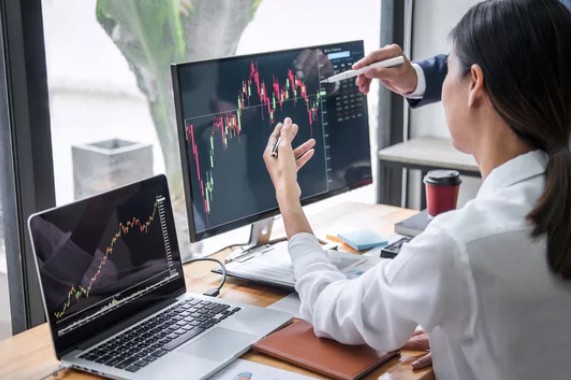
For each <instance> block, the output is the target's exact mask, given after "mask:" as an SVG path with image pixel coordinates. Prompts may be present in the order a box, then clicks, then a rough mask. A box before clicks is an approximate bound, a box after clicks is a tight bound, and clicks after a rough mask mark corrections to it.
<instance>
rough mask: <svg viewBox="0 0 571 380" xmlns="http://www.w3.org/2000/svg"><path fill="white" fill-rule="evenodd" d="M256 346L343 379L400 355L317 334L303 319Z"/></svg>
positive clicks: (313, 369) (362, 372)
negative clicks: (340, 341)
mask: <svg viewBox="0 0 571 380" xmlns="http://www.w3.org/2000/svg"><path fill="white" fill-rule="evenodd" d="M254 350H256V351H259V352H262V353H264V354H267V355H270V356H273V357H275V358H278V359H281V360H283V361H286V362H289V363H293V364H295V365H297V366H300V367H303V368H306V369H309V370H311V371H314V372H317V373H319V374H322V375H325V376H327V377H328V378H332V379H342V380H344V379H358V378H360V377H362V376H364V375H366V374H367V373H369V372H371V371H372V370H374V369H375V368H377V367H378V366H380V365H381V364H383V363H384V362H386V361H387V360H389V359H391V358H393V357H394V356H396V355H398V353H397V352H389V353H386V352H377V351H375V350H374V349H372V348H371V347H369V346H366V345H360V346H352V345H345V344H341V343H339V342H336V341H334V340H331V339H326V338H318V337H317V336H316V335H315V334H314V332H313V327H312V326H311V325H310V324H309V323H307V322H306V321H304V320H301V319H299V320H296V321H295V322H294V323H292V324H291V325H289V326H286V327H284V328H283V329H281V330H279V331H276V332H274V333H273V334H271V335H269V336H268V337H266V338H264V339H262V340H260V341H259V342H257V343H256V344H255V345H254Z"/></svg>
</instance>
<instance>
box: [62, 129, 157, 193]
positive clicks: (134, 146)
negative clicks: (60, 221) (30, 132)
mask: <svg viewBox="0 0 571 380" xmlns="http://www.w3.org/2000/svg"><path fill="white" fill-rule="evenodd" d="M71 153H72V161H73V183H74V193H75V199H81V198H85V197H88V196H90V195H93V194H97V193H100V192H103V191H105V190H108V189H111V188H114V187H117V186H120V185H124V184H127V183H131V182H134V181H138V180H141V179H144V178H147V177H150V176H152V175H153V146H152V145H151V144H142V143H138V142H132V141H126V140H121V139H111V140H105V141H99V142H94V143H89V144H82V145H73V146H72V147H71Z"/></svg>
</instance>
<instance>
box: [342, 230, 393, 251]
mask: <svg viewBox="0 0 571 380" xmlns="http://www.w3.org/2000/svg"><path fill="white" fill-rule="evenodd" d="M337 236H339V238H340V239H341V240H343V242H344V243H346V244H348V245H350V246H351V248H353V249H356V250H357V251H362V250H365V249H370V248H373V247H382V246H385V245H387V244H388V240H387V239H386V238H385V237H383V236H381V235H379V234H378V233H376V232H375V231H371V230H369V229H360V230H351V231H345V232H340V233H338V234H337Z"/></svg>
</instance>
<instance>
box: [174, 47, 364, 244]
mask: <svg viewBox="0 0 571 380" xmlns="http://www.w3.org/2000/svg"><path fill="white" fill-rule="evenodd" d="M363 54H364V48H363V41H350V42H341V43H336V44H327V45H322V46H312V47H305V48H298V49H291V50H284V51H277V52H267V53H261V54H252V55H244V56H234V57H229V58H221V59H213V60H206V61H200V62H190V63H181V64H173V65H172V78H173V88H174V100H175V108H176V116H177V128H178V136H179V143H180V152H181V158H182V171H183V181H184V187H185V193H186V200H187V206H188V207H187V208H188V216H189V229H190V239H191V241H192V242H196V241H199V240H202V239H204V238H207V237H211V236H214V235H216V234H219V233H222V232H225V231H229V230H231V229H234V228H237V227H240V226H243V225H246V224H251V223H254V224H253V227H252V234H251V238H250V240H251V241H250V245H257V244H260V243H265V242H266V240H267V237H268V236H269V230H270V229H271V221H272V220H273V219H268V218H269V217H272V216H275V215H276V214H277V213H279V210H278V206H277V202H276V198H275V191H274V188H273V186H272V183H271V181H270V177H269V175H268V173H267V171H266V168H265V166H264V162H263V159H262V154H263V151H264V149H265V147H266V144H267V140H268V137H269V135H270V133H271V132H272V131H273V129H274V127H275V125H276V123H278V122H280V121H282V120H283V119H284V118H285V117H287V116H289V117H291V118H292V119H293V121H294V122H295V123H297V124H298V125H299V132H298V134H297V137H296V138H295V140H294V145H298V144H300V143H302V142H304V141H305V140H307V139H309V138H310V137H313V138H314V139H315V140H316V141H317V144H316V146H315V154H314V156H313V158H312V159H311V160H310V161H309V162H308V163H307V164H306V165H305V166H304V167H303V168H302V169H301V170H300V171H299V172H298V181H299V185H300V187H301V192H302V195H301V201H302V204H308V203H312V202H315V201H318V200H321V199H324V198H328V197H331V196H333V195H336V194H339V193H342V192H345V191H348V190H351V189H355V188H358V187H361V186H364V185H368V184H370V183H372V175H371V155H370V146H369V123H368V115H367V100H366V97H365V96H363V95H362V94H361V93H360V92H359V91H358V89H357V87H356V86H355V84H354V79H350V80H345V81H341V82H339V83H333V84H330V83H327V84H324V83H321V81H322V80H323V79H325V78H327V77H329V76H331V75H333V74H335V73H337V72H341V71H345V70H349V69H350V68H351V65H352V64H353V63H354V62H356V61H357V60H359V59H360V58H362V57H363ZM261 221H265V223H266V224H263V223H261Z"/></svg>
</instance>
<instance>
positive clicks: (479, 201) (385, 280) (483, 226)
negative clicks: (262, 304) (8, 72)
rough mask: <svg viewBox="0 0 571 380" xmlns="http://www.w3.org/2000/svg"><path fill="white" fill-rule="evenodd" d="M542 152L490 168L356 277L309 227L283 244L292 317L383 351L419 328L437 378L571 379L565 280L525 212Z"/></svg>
mask: <svg viewBox="0 0 571 380" xmlns="http://www.w3.org/2000/svg"><path fill="white" fill-rule="evenodd" d="M547 161H548V157H547V155H546V154H545V153H543V152H542V151H533V152H529V153H527V154H524V155H521V156H519V157H516V158H514V159H512V160H511V161H509V162H507V163H505V164H503V165H502V166H500V167H498V168H496V169H494V170H493V171H492V172H491V173H490V175H489V176H488V177H487V178H486V180H485V181H484V183H483V184H482V186H481V188H480V191H479V192H478V195H477V197H476V198H475V199H473V200H472V201H470V202H468V203H467V204H466V205H465V207H463V208H462V209H460V210H455V211H450V212H447V213H445V214H441V215H439V216H437V217H436V218H434V220H433V221H432V222H431V223H430V225H429V226H428V227H427V229H426V230H425V231H424V232H423V233H422V234H420V235H419V236H417V237H416V238H414V239H413V240H412V241H411V242H410V243H409V244H406V245H404V246H403V248H402V249H401V252H400V254H399V255H398V256H397V257H396V258H395V259H393V260H383V261H382V262H381V263H379V264H378V265H377V266H376V267H374V268H372V269H370V270H369V271H367V272H366V273H365V274H363V276H362V277H360V278H358V279H354V280H348V279H346V278H345V277H344V275H343V274H341V273H340V272H339V271H338V270H337V269H336V268H335V267H334V266H333V265H332V264H330V263H329V262H328V260H327V258H326V257H325V256H324V255H323V254H322V250H321V248H320V246H319V244H318V242H317V240H316V239H315V238H314V237H313V236H312V235H310V234H306V233H300V234H297V235H295V236H293V237H292V239H291V240H290V243H289V249H290V253H291V257H292V261H293V264H294V271H295V274H296V278H297V283H296V290H297V291H298V293H299V295H300V298H301V315H302V317H303V318H304V319H306V320H307V321H309V322H310V323H312V324H313V326H314V329H315V332H316V333H317V334H318V335H319V336H325V337H331V338H333V339H336V340H338V341H341V342H344V343H350V344H362V343H367V344H368V345H370V346H371V347H373V348H375V349H377V350H380V351H386V350H394V349H397V348H399V347H401V346H402V345H403V344H404V343H405V342H406V341H407V340H408V339H409V338H410V336H411V335H412V333H413V331H414V329H415V327H416V326H417V324H418V325H420V326H421V327H423V328H424V329H425V330H426V331H427V332H428V333H429V335H430V342H431V351H432V356H433V366H434V371H435V373H436V376H437V378H438V379H462V380H464V379H486V380H493V379H502V380H505V379H564V378H566V379H568V378H570V377H571V328H570V327H571V282H564V281H562V280H560V279H558V278H556V277H555V276H554V275H553V274H552V273H551V272H550V270H549V269H548V266H547V263H546V258H545V256H546V241H545V239H544V238H542V239H538V240H532V239H531V238H530V232H531V230H532V226H531V225H530V224H528V222H526V219H525V217H526V215H527V214H528V213H529V212H530V210H532V208H533V207H534V205H535V203H536V201H537V199H538V198H539V196H540V195H541V193H542V192H543V188H544V184H545V183H544V182H545V179H544V173H545V169H546V166H547Z"/></svg>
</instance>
